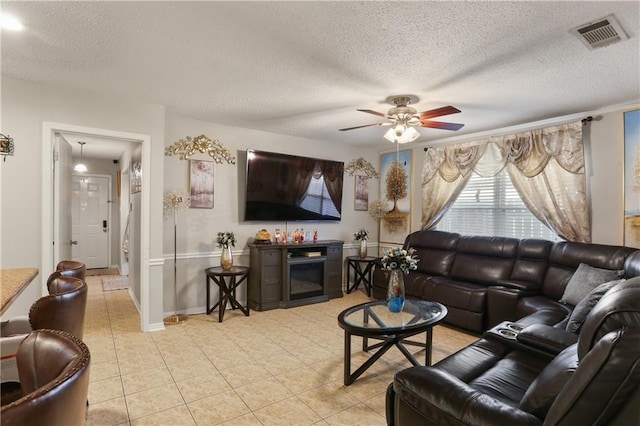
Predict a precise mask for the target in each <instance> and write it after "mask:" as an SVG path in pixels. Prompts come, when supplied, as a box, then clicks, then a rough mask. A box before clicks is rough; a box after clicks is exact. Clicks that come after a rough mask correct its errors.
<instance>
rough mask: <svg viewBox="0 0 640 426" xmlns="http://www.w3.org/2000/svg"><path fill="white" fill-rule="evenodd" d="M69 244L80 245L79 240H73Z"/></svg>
mask: <svg viewBox="0 0 640 426" xmlns="http://www.w3.org/2000/svg"><path fill="white" fill-rule="evenodd" d="M69 242H70V243H71V245H72V246H77V245H78V240H71V241H69Z"/></svg>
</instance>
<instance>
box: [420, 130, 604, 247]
mask: <svg viewBox="0 0 640 426" xmlns="http://www.w3.org/2000/svg"><path fill="white" fill-rule="evenodd" d="M480 157H482V158H480ZM584 163H585V162H584V149H583V141H582V123H581V122H580V121H577V122H573V123H568V124H563V125H559V126H553V127H548V128H544V129H536V130H531V131H527V132H521V133H515V134H510V135H505V136H500V137H491V138H490V139H489V140H481V141H476V142H470V143H466V144H460V145H453V146H448V147H438V148H429V149H428V150H427V152H426V154H425V162H424V168H423V171H422V193H423V200H422V203H423V204H422V222H421V224H422V229H430V228H432V227H434V226H435V225H436V224H437V223H438V221H439V220H440V219H441V218H442V216H443V215H444V214H445V213H446V211H447V210H448V208H449V207H450V206H451V205H452V204H453V203H454V202H455V200H456V199H457V197H458V195H459V194H460V192H461V191H462V189H463V188H464V185H465V184H466V182H467V180H468V178H469V176H470V172H471V170H473V171H475V172H476V173H478V174H479V175H480V176H494V175H495V174H497V173H498V172H500V170H502V168H503V167H505V166H506V168H507V172H508V173H509V177H510V178H511V181H512V183H513V186H514V187H515V188H516V190H517V191H518V194H519V195H520V197H521V198H522V201H523V202H524V204H525V206H527V208H528V209H529V210H530V211H531V212H532V213H533V215H534V216H535V217H536V218H538V220H540V221H541V222H542V223H544V224H546V225H547V226H548V227H549V228H551V229H552V230H553V231H554V232H556V233H557V234H558V235H559V236H560V237H562V238H564V239H566V240H569V241H580V242H591V220H590V215H589V209H588V206H587V190H586V176H585V171H584Z"/></svg>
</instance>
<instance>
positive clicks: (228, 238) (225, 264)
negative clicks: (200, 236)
mask: <svg viewBox="0 0 640 426" xmlns="http://www.w3.org/2000/svg"><path fill="white" fill-rule="evenodd" d="M216 242H217V243H218V247H220V248H222V255H221V256H220V266H221V267H222V269H224V270H225V271H228V270H230V269H231V267H232V266H233V252H232V251H231V247H235V246H236V242H237V240H236V236H235V235H234V234H233V232H229V231H225V232H218V237H217V238H216Z"/></svg>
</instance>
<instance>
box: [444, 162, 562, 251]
mask: <svg viewBox="0 0 640 426" xmlns="http://www.w3.org/2000/svg"><path fill="white" fill-rule="evenodd" d="M436 229H438V230H440V231H449V232H457V233H460V234H464V235H487V236H499V237H511V238H542V239H545V240H550V241H559V240H560V238H559V237H558V235H556V233H555V232H553V231H552V230H550V229H549V228H547V227H546V226H545V225H544V224H543V223H542V222H540V221H539V220H538V219H536V217H535V216H534V215H533V214H531V212H530V211H529V209H527V208H526V206H525V205H524V203H523V202H522V199H520V196H519V195H518V193H517V192H516V189H515V188H514V187H513V184H512V183H511V179H509V175H508V174H507V171H506V170H502V171H501V172H500V173H498V174H497V175H496V176H493V177H481V176H479V175H477V174H476V173H473V174H472V176H471V178H470V179H469V182H467V185H466V186H465V188H464V189H463V190H462V193H461V194H460V196H459V197H458V199H457V200H456V202H455V203H454V205H453V206H452V207H451V208H450V209H449V211H448V212H447V213H446V214H445V215H444V217H443V218H442V220H441V221H440V222H439V223H438V225H437V226H436Z"/></svg>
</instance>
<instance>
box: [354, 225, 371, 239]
mask: <svg viewBox="0 0 640 426" xmlns="http://www.w3.org/2000/svg"><path fill="white" fill-rule="evenodd" d="M353 239H354V240H355V241H360V240H365V241H366V240H368V239H369V231H367V230H366V229H364V228H362V229H360V230H359V231H358V232H356V233H355V234H353Z"/></svg>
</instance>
